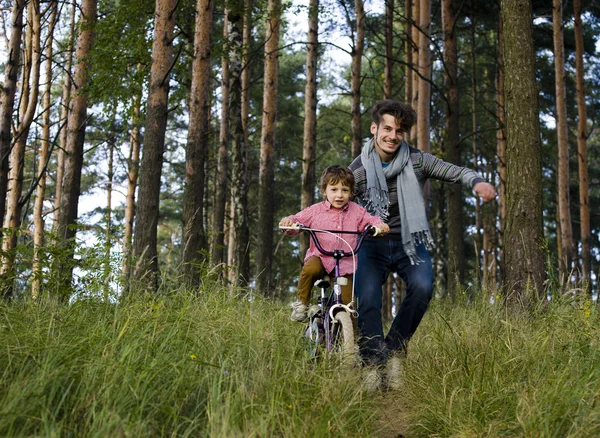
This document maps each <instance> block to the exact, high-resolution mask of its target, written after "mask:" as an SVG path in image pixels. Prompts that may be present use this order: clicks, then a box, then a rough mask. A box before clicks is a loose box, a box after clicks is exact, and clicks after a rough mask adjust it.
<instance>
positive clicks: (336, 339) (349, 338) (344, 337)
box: [331, 312, 357, 365]
mask: <svg viewBox="0 0 600 438" xmlns="http://www.w3.org/2000/svg"><path fill="white" fill-rule="evenodd" d="M334 318H335V323H334V324H333V327H332V328H331V329H332V341H333V342H332V350H333V351H334V352H336V353H339V354H340V355H341V357H342V361H343V362H345V363H347V364H349V365H350V364H352V363H353V361H354V359H355V356H356V353H357V347H356V340H355V338H354V326H353V325H352V318H351V317H350V315H349V314H348V313H346V312H338V313H336V314H335V317H334Z"/></svg>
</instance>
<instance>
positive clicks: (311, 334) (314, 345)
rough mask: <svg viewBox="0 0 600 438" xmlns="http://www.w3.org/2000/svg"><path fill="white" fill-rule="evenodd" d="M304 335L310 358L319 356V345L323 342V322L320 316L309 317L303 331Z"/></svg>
mask: <svg viewBox="0 0 600 438" xmlns="http://www.w3.org/2000/svg"><path fill="white" fill-rule="evenodd" d="M304 337H305V338H306V342H307V349H308V354H309V356H310V358H311V359H316V358H317V357H318V356H319V351H320V349H321V345H322V344H323V342H324V336H323V322H322V318H321V317H319V316H315V317H312V318H310V320H309V321H308V326H307V327H306V331H305V332H304Z"/></svg>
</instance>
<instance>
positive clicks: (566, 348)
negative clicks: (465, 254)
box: [403, 294, 600, 437]
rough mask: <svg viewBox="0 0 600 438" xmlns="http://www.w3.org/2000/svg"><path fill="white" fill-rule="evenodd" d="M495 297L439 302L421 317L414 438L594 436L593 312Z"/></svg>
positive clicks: (409, 369) (598, 427)
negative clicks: (521, 308)
mask: <svg viewBox="0 0 600 438" xmlns="http://www.w3.org/2000/svg"><path fill="white" fill-rule="evenodd" d="M495 299H496V304H495V305H490V304H489V302H485V301H484V300H483V299H482V300H480V301H479V302H476V303H473V302H471V303H467V302H466V301H463V302H459V303H457V304H455V305H450V303H449V302H445V301H438V302H436V303H435V305H434V307H433V308H432V309H431V312H430V313H429V314H428V316H427V317H426V318H425V320H424V323H423V324H422V326H421V327H420V328H419V334H420V336H417V337H416V338H415V339H414V341H413V342H412V343H411V345H410V352H409V356H408V359H407V360H406V362H405V388H404V391H403V395H404V396H405V397H407V404H408V406H411V409H410V415H409V417H410V418H409V423H410V424H411V428H410V429H411V430H410V436H415V437H419V436H434V435H435V436H560V437H566V436H573V437H575V436H577V437H582V436H590V437H591V436H597V435H598V434H599V433H600V415H599V414H598V412H599V411H598V401H599V397H600V384H599V382H600V354H599V353H598V352H599V349H598V347H599V346H600V345H599V344H598V339H600V337H599V335H600V323H599V322H598V321H599V320H598V317H599V316H600V315H599V313H598V307H597V306H596V305H595V303H593V302H592V301H591V299H590V297H589V296H583V295H582V296H579V295H575V296H573V295H571V294H566V295H562V296H557V297H555V298H554V299H553V300H552V302H544V303H540V304H539V306H538V307H537V308H536V309H533V310H532V311H531V312H529V313H520V312H517V311H515V310H514V309H507V308H506V307H504V305H503V303H502V302H501V301H499V299H500V297H499V296H498V297H495Z"/></svg>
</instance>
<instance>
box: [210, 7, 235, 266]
mask: <svg viewBox="0 0 600 438" xmlns="http://www.w3.org/2000/svg"><path fill="white" fill-rule="evenodd" d="M228 15H229V11H225V19H224V22H223V39H224V40H228V39H229V24H228V22H229V19H228ZM229 87H230V80H229V53H224V54H223V57H222V59H221V127H220V135H219V152H218V158H217V187H216V190H215V192H216V194H215V203H214V207H213V227H212V228H213V230H212V241H211V245H210V264H211V266H217V265H219V264H221V263H223V254H224V251H223V250H224V246H225V236H224V228H225V204H226V201H227V160H228V158H227V154H228V153H227V149H228V145H229V100H230V99H229Z"/></svg>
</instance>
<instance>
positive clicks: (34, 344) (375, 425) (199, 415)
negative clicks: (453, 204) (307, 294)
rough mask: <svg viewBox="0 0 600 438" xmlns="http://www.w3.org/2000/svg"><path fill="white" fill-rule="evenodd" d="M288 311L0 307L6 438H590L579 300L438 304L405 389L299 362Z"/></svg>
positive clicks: (598, 368)
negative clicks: (384, 388)
mask: <svg viewBox="0 0 600 438" xmlns="http://www.w3.org/2000/svg"><path fill="white" fill-rule="evenodd" d="M288 312H289V309H288V308H287V307H285V306H282V305H278V304H274V303H270V302H267V301H264V300H261V299H253V300H249V299H248V298H247V297H243V296H238V297H234V298H228V296H227V293H226V292H225V291H224V290H220V289H219V288H218V287H213V288H212V289H211V290H210V292H209V291H206V292H204V293H200V294H198V295H197V296H196V295H194V294H192V293H188V292H185V291H179V292H178V293H174V294H172V295H170V296H162V297H152V296H136V297H132V298H130V299H129V300H128V301H126V302H124V303H121V304H118V305H117V304H106V303H102V302H99V301H95V300H91V299H88V300H80V301H77V302H74V303H72V304H70V305H68V306H67V305H55V304H51V303H41V304H40V303H21V304H18V303H13V304H0V341H1V343H2V347H1V350H0V351H1V353H0V369H2V378H1V380H0V436H73V437H82V436H84V437H85V436H94V437H96V436H97V437H104V436H132V437H138V436H192V437H250V436H255V437H273V436H277V437H301V436H303V437H304V436H306V437H353V436H356V437H359V436H360V437H388V436H389V437H392V436H393V437H397V436H398V433H400V432H402V433H404V434H405V436H407V437H415V436H427V437H429V436H465V437H466V436H535V437H537V436H556V437H563V436H573V437H580V436H599V435H600V406H599V403H600V351H599V347H600V345H599V344H600V323H599V322H598V311H597V308H596V306H595V305H593V304H592V303H591V302H590V301H589V300H586V299H569V300H567V299H564V300H561V302H552V303H549V304H548V305H545V306H540V307H539V309H536V310H534V311H532V312H530V313H527V314H519V313H515V314H513V313H511V312H509V311H507V310H506V309H505V308H504V306H503V305H501V304H498V303H497V304H495V305H489V304H486V303H483V302H479V303H471V304H468V303H458V304H455V305H450V303H448V302H445V301H440V300H438V301H435V302H434V304H433V305H432V307H431V309H430V311H429V312H428V313H427V315H426V316H425V319H424V321H423V324H422V326H421V327H420V328H419V331H418V333H417V335H416V336H415V338H414V339H413V341H412V342H411V345H410V352H409V356H408V358H407V360H406V361H405V364H404V365H405V366H404V382H405V384H404V386H405V387H404V389H403V390H402V391H399V392H397V393H391V392H388V393H383V394H377V395H373V394H369V393H368V392H366V391H365V390H364V389H363V388H362V386H361V385H362V379H361V372H360V369H355V370H352V371H341V370H340V369H339V368H338V367H336V366H333V365H331V364H327V363H324V362H320V363H314V362H311V361H310V360H308V358H307V355H306V353H305V349H304V345H303V343H302V341H301V337H300V332H301V327H300V325H298V324H295V323H292V322H290V321H289V319H288Z"/></svg>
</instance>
